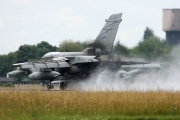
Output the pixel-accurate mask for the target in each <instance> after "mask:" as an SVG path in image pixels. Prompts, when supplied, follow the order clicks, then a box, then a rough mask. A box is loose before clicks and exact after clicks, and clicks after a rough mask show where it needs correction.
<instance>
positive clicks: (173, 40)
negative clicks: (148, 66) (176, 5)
mask: <svg viewBox="0 0 180 120" xmlns="http://www.w3.org/2000/svg"><path fill="white" fill-rule="evenodd" d="M162 28H163V31H164V32H166V41H167V42H168V43H170V44H173V45H177V44H180V9H163V26H162Z"/></svg>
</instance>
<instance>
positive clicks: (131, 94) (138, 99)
mask: <svg viewBox="0 0 180 120" xmlns="http://www.w3.org/2000/svg"><path fill="white" fill-rule="evenodd" d="M0 119H2V120H14V119H17V120H46V119H47V120H49V119H50V120H59V119H64V120H72V119H74V120H76V119H77V120H79V119H87V120H91V119H93V120H94V119H97V120H98V119H100V120H101V119H103V120H129V119H134V120H161V119H177V120H178V119H180V92H171V91H148V92H137V91H136V92H135V91H121V92H114V91H108V92H82V91H61V92H60V91H39V90H38V91H0Z"/></svg>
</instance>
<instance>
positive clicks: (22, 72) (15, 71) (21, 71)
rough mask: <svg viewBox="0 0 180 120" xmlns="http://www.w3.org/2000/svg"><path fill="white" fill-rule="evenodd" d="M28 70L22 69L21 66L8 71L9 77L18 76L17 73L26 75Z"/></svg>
mask: <svg viewBox="0 0 180 120" xmlns="http://www.w3.org/2000/svg"><path fill="white" fill-rule="evenodd" d="M24 74H26V71H24V70H22V69H21V68H20V67H18V68H17V70H14V71H11V72H8V73H7V77H11V76H16V75H24Z"/></svg>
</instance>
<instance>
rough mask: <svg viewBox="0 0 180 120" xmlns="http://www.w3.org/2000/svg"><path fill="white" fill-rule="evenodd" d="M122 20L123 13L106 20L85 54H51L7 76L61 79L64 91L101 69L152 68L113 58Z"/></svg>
mask: <svg viewBox="0 0 180 120" xmlns="http://www.w3.org/2000/svg"><path fill="white" fill-rule="evenodd" d="M121 17H122V13H118V14H113V15H111V16H110V17H109V18H108V19H106V20H105V22H106V23H105V25H104V27H103V28H102V30H101V31H100V33H99V34H98V36H97V38H96V39H95V40H94V42H93V43H92V44H90V45H89V46H88V47H87V48H86V49H85V50H83V51H82V52H49V53H47V54H45V55H44V56H43V57H42V60H38V61H32V62H24V63H16V64H13V67H17V70H15V71H12V72H9V73H7V75H8V76H14V75H19V74H28V75H29V78H30V79H32V80H50V82H52V81H53V80H54V79H55V78H57V77H61V78H62V79H63V80H62V82H60V88H61V89H64V88H65V87H66V86H67V85H66V83H67V82H66V80H69V79H73V80H75V79H76V78H78V80H79V79H80V78H84V77H87V76H89V75H90V74H91V73H92V72H93V71H94V70H95V69H97V68H98V67H108V69H112V70H117V69H119V68H120V67H121V66H122V65H134V64H148V63H149V62H133V61H121V59H120V58H119V57H117V56H116V57H114V56H111V55H110V53H111V50H112V47H113V43H114V40H115V37H116V34H117V31H118V27H119V23H120V22H121V21H122V19H121ZM64 79H65V80H64ZM76 80H77V79H76ZM49 87H50V86H49Z"/></svg>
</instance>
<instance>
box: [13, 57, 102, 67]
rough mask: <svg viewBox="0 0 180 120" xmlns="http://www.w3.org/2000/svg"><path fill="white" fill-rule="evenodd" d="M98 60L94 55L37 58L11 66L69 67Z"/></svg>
mask: <svg viewBox="0 0 180 120" xmlns="http://www.w3.org/2000/svg"><path fill="white" fill-rule="evenodd" d="M69 61H71V62H69ZM97 62H99V61H98V60H97V59H96V57H95V56H77V57H58V58H53V59H51V60H39V61H33V62H25V63H16V64H13V67H21V69H29V68H70V67H71V64H72V65H79V64H86V63H88V64H89V63H97Z"/></svg>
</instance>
